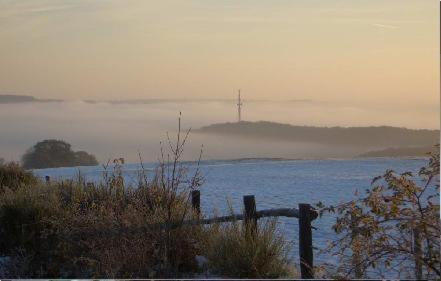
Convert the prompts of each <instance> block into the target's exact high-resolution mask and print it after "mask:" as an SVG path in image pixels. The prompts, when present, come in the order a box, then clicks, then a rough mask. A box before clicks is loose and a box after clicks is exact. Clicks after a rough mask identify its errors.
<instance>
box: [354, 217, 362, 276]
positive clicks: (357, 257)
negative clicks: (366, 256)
mask: <svg viewBox="0 0 441 281" xmlns="http://www.w3.org/2000/svg"><path fill="white" fill-rule="evenodd" d="M351 238H352V266H353V267H354V272H355V278H357V279H361V278H363V270H362V268H361V257H360V249H359V248H358V247H360V244H359V241H358V221H357V218H356V217H355V216H353V215H351ZM354 244H355V245H354Z"/></svg>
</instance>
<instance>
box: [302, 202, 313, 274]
mask: <svg viewBox="0 0 441 281" xmlns="http://www.w3.org/2000/svg"><path fill="white" fill-rule="evenodd" d="M311 212H312V210H311V205H309V204H304V203H303V204H299V252H300V271H301V274H302V279H312V278H314V263H313V251H312V229H311Z"/></svg>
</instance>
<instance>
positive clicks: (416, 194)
mask: <svg viewBox="0 0 441 281" xmlns="http://www.w3.org/2000/svg"><path fill="white" fill-rule="evenodd" d="M439 165H440V158H439V152H438V153H434V154H432V155H431V158H430V160H429V164H428V165H427V166H426V167H423V168H422V169H421V170H420V172H419V177H420V180H421V181H417V180H416V179H415V177H414V175H413V174H412V173H411V172H405V173H401V174H397V173H396V172H394V171H392V170H388V171H386V172H385V174H384V175H382V176H380V177H377V178H375V179H374V180H373V182H372V185H373V186H372V188H371V189H367V190H366V193H365V195H364V196H360V197H359V198H358V199H356V200H352V201H350V202H346V203H343V204H341V205H339V206H335V207H334V206H330V207H326V208H323V209H322V212H323V211H331V212H336V213H337V215H338V217H337V221H336V223H335V225H334V226H333V228H334V231H335V232H336V233H337V234H338V235H339V239H338V240H336V241H333V242H332V243H331V244H330V246H329V248H328V249H326V250H325V251H327V252H330V253H332V254H334V255H336V256H337V257H339V259H340V261H339V266H338V267H337V268H336V269H335V271H336V272H337V274H338V275H340V276H342V277H344V278H348V277H351V276H352V277H356V278H362V277H369V275H371V276H372V274H375V275H376V276H384V274H383V273H382V271H383V270H384V269H385V268H386V269H388V272H389V274H390V273H391V272H396V274H397V276H398V277H399V278H401V277H403V276H404V277H405V278H416V279H421V278H427V279H439V278H440V276H441V273H440V252H441V248H440V235H441V231H440V217H439V212H440V207H439ZM319 207H322V206H319Z"/></svg>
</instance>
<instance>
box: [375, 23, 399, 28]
mask: <svg viewBox="0 0 441 281" xmlns="http://www.w3.org/2000/svg"><path fill="white" fill-rule="evenodd" d="M371 25H372V26H375V27H378V28H384V29H397V28H399V27H398V26H395V25H390V24H381V23H373V24H371Z"/></svg>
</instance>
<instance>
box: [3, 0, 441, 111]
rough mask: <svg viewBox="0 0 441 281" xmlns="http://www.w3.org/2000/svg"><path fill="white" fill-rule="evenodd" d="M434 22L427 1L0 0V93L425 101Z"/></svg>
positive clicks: (428, 102)
mask: <svg viewBox="0 0 441 281" xmlns="http://www.w3.org/2000/svg"><path fill="white" fill-rule="evenodd" d="M438 26H439V1H437V0H424V1H422V0H388V1H384V0H322V1H317V0H252V1H251V0H249V1H245V0H244V1H238V0H230V1H219V0H198V1H197V0H182V1H177V0H176V1H168V0H158V1H145V0H139V1H131V0H124V1H116V0H108V1H104V0H100V1H82V0H71V1H70V0H45V1H43V0H32V1H16V0H0V62H1V63H0V94H28V95H34V96H37V97H42V98H62V99H131V98H160V97H161V98H234V96H235V90H236V89H237V88H242V89H243V93H244V96H245V97H246V98H248V99H273V100H284V99H312V100H319V101H345V102H354V103H357V104H364V103H366V104H384V103H393V104H391V106H395V105H402V104H404V105H407V106H409V105H416V106H419V107H423V108H424V107H425V106H428V107H430V108H433V106H434V104H435V105H438V106H439V28H438ZM415 118H420V117H418V116H415ZM421 118H422V117H421Z"/></svg>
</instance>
